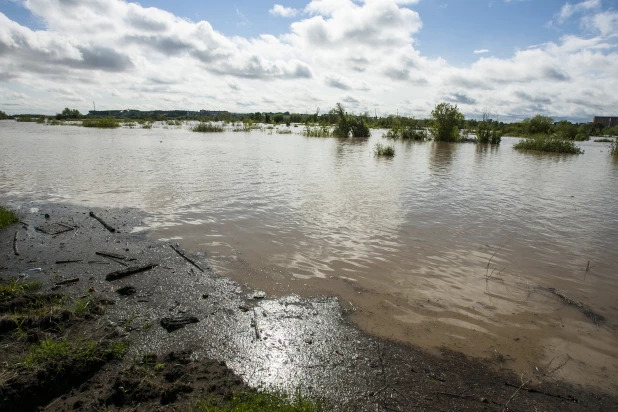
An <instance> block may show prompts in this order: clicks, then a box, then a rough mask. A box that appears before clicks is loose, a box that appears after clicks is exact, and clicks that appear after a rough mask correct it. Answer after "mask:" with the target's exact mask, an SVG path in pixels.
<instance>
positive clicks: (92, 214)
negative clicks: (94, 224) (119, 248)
mask: <svg viewBox="0 0 618 412" xmlns="http://www.w3.org/2000/svg"><path fill="white" fill-rule="evenodd" d="M89 214H90V217H93V218H95V219H96V220H98V221H99V223H101V224H102V225H103V227H104V228H105V229H107V230H109V231H110V232H112V233H116V229H114V228H113V227H112V226H110V225H108V224H107V223H106V222H105V220H103V219H101V218H100V217H99V216H97V215H95V214H94V212H90V213H89Z"/></svg>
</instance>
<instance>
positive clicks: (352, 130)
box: [329, 103, 371, 137]
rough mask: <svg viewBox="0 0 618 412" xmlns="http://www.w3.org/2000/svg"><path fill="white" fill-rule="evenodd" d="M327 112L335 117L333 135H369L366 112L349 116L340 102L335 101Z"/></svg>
mask: <svg viewBox="0 0 618 412" xmlns="http://www.w3.org/2000/svg"><path fill="white" fill-rule="evenodd" d="M329 114H330V115H331V116H333V117H334V118H335V119H336V120H335V129H334V130H333V135H334V136H337V137H349V136H350V134H352V136H353V137H369V136H371V131H370V130H369V125H368V124H367V115H366V114H365V115H363V116H358V117H355V116H351V115H349V114H347V113H346V112H345V109H344V108H343V105H342V104H341V103H337V104H336V105H335V107H334V108H333V109H332V110H331V111H330V113H329Z"/></svg>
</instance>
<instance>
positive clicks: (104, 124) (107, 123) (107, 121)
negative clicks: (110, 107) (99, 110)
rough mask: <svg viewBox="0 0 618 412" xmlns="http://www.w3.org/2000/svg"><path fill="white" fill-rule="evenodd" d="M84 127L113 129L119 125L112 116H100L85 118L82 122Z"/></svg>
mask: <svg viewBox="0 0 618 412" xmlns="http://www.w3.org/2000/svg"><path fill="white" fill-rule="evenodd" d="M82 126H84V127H99V128H103V129H113V128H116V127H120V123H119V122H118V120H116V119H114V118H113V117H100V118H97V119H86V120H84V121H83V122H82Z"/></svg>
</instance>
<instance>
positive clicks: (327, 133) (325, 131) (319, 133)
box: [302, 126, 333, 137]
mask: <svg viewBox="0 0 618 412" xmlns="http://www.w3.org/2000/svg"><path fill="white" fill-rule="evenodd" d="M302 135H303V136H307V137H331V136H333V133H332V132H331V130H330V127H328V126H322V127H309V126H307V127H305V130H303V133H302Z"/></svg>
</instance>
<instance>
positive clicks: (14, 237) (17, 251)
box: [13, 231, 19, 256]
mask: <svg viewBox="0 0 618 412" xmlns="http://www.w3.org/2000/svg"><path fill="white" fill-rule="evenodd" d="M18 233H19V232H18V231H15V234H14V235H13V253H15V256H19V250H18V249H17V234H18Z"/></svg>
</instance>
